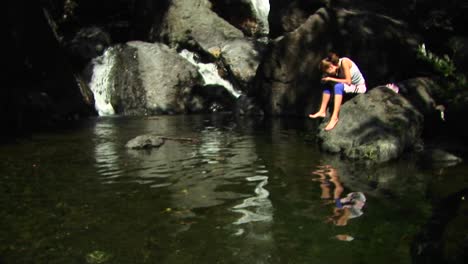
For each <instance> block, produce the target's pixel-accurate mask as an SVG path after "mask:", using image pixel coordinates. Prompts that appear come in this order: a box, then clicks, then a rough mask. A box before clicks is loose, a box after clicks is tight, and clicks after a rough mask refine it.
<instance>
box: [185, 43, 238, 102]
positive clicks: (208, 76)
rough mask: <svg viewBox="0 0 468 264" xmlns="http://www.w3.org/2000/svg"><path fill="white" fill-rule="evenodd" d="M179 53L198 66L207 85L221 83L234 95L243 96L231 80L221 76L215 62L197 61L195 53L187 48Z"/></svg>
mask: <svg viewBox="0 0 468 264" xmlns="http://www.w3.org/2000/svg"><path fill="white" fill-rule="evenodd" d="M179 55H180V56H182V57H183V58H185V59H186V60H187V61H189V62H190V63H191V64H193V65H195V66H196V67H197V69H198V72H199V73H200V74H201V76H202V77H203V80H204V81H205V85H210V84H212V85H220V86H223V87H224V88H226V90H227V91H228V92H229V93H231V94H232V95H233V96H234V97H236V98H239V96H241V93H240V92H239V91H236V89H234V87H233V86H232V84H231V83H230V82H229V81H227V80H225V79H223V78H221V76H219V74H218V68H217V67H216V65H215V64H214V63H200V62H196V61H195V54H194V53H193V52H190V51H188V50H186V49H184V50H182V51H181V52H180V53H179Z"/></svg>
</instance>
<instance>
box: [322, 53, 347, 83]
mask: <svg viewBox="0 0 468 264" xmlns="http://www.w3.org/2000/svg"><path fill="white" fill-rule="evenodd" d="M351 66H352V63H351V61H350V60H349V59H348V58H344V59H343V61H342V62H341V67H342V68H343V73H344V79H341V78H335V77H330V76H327V77H324V78H322V81H326V82H327V81H332V82H339V83H346V84H348V85H350V84H351Z"/></svg>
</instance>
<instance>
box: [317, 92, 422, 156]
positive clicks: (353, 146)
mask: <svg viewBox="0 0 468 264" xmlns="http://www.w3.org/2000/svg"><path fill="white" fill-rule="evenodd" d="M324 121H325V122H323V124H322V125H321V126H320V127H319V129H320V132H319V134H318V137H319V139H320V141H321V144H320V145H321V148H322V149H324V150H325V151H328V152H333V153H340V154H342V155H344V156H345V157H347V158H350V159H358V160H369V161H372V162H377V163H380V162H386V161H389V160H392V159H395V158H398V157H399V156H400V155H401V154H402V153H403V152H404V151H405V150H408V149H411V148H412V147H413V146H415V145H417V144H418V143H419V142H420V135H421V133H422V129H423V116H422V114H421V113H420V112H419V111H418V110H417V109H416V108H415V107H414V106H413V105H412V104H411V103H410V102H409V101H408V100H407V99H405V98H404V97H403V96H401V95H400V94H397V93H395V92H393V91H392V90H390V89H388V88H386V87H384V86H381V87H376V88H374V89H373V90H372V91H370V92H369V93H367V94H361V95H358V96H356V97H354V98H353V99H351V100H349V101H348V102H346V103H345V104H343V106H342V108H341V111H340V121H339V123H338V124H337V126H336V127H335V128H334V129H333V130H331V131H325V130H323V128H324V127H325V125H326V124H327V121H328V120H327V119H325V120H324Z"/></svg>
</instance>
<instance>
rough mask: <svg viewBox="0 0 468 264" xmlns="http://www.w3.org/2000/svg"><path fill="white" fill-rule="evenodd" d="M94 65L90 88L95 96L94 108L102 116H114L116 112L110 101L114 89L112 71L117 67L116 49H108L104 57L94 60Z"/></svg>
mask: <svg viewBox="0 0 468 264" xmlns="http://www.w3.org/2000/svg"><path fill="white" fill-rule="evenodd" d="M93 65H94V68H93V77H92V79H91V82H90V83H89V88H90V89H91V91H92V92H93V94H94V107H95V108H96V110H97V111H98V113H99V115H100V116H107V115H113V114H115V111H114V108H113V107H112V105H111V102H110V100H111V91H112V87H113V78H112V69H113V67H114V65H115V52H114V49H113V48H110V49H107V50H106V51H105V52H104V54H103V55H102V56H100V57H98V58H96V59H94V60H93Z"/></svg>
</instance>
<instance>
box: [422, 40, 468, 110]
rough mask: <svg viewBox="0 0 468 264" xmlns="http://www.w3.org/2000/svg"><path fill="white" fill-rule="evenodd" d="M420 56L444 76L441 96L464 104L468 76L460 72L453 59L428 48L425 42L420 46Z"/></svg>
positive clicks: (466, 95) (466, 96)
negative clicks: (443, 87) (444, 87)
mask: <svg viewBox="0 0 468 264" xmlns="http://www.w3.org/2000/svg"><path fill="white" fill-rule="evenodd" d="M418 57H419V58H420V59H422V60H423V61H425V62H427V63H429V64H430V65H431V66H432V67H433V69H434V71H435V72H436V73H437V74H440V75H441V76H442V77H443V84H444V86H446V89H445V90H444V91H439V93H440V94H439V96H440V97H441V98H442V99H444V100H445V101H448V102H450V103H456V104H463V103H464V101H466V100H467V98H468V90H467V89H466V88H467V85H468V82H467V77H466V76H465V75H464V74H462V73H460V72H458V71H457V68H456V66H455V64H454V62H453V60H452V59H451V58H450V57H449V56H448V55H447V54H445V55H444V56H442V57H441V56H438V55H436V54H434V53H432V52H431V51H428V50H427V49H426V46H425V45H424V44H422V45H420V46H419V48H418Z"/></svg>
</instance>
